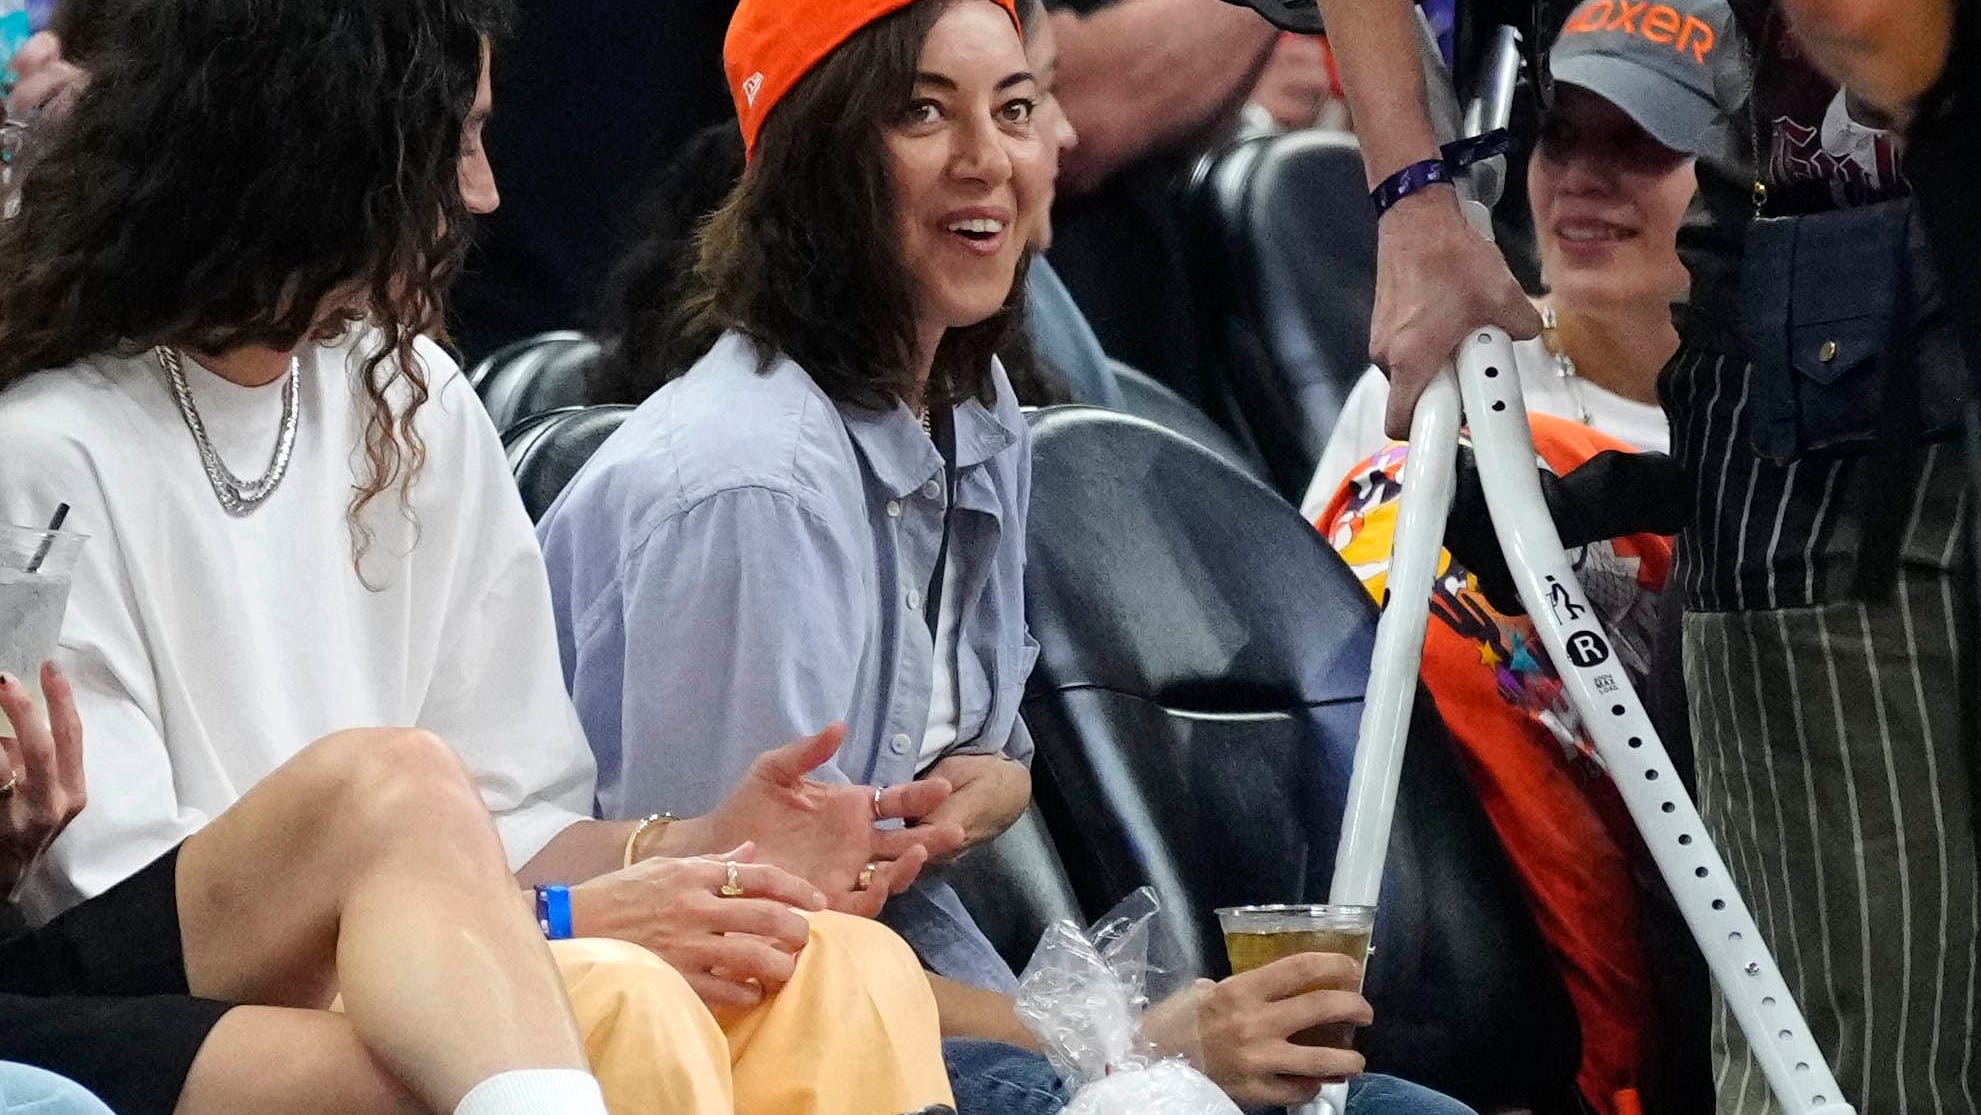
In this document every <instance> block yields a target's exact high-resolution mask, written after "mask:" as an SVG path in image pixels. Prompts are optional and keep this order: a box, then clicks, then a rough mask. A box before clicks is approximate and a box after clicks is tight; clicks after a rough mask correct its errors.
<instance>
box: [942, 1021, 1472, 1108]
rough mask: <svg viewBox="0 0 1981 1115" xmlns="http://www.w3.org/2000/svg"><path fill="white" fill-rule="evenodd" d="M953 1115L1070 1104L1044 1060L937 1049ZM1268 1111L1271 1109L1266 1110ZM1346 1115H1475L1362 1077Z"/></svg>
mask: <svg viewBox="0 0 1981 1115" xmlns="http://www.w3.org/2000/svg"><path fill="white" fill-rule="evenodd" d="M942 1056H943V1060H944V1061H946V1062H947V1063H948V1065H949V1083H950V1086H951V1087H952V1088H953V1089H954V1090H955V1092H956V1113H957V1115H1055V1113H1056V1112H1058V1111H1059V1110H1060V1109H1061V1108H1063V1107H1065V1106H1066V1103H1067V1100H1068V1099H1069V1098H1070V1097H1069V1096H1068V1095H1067V1094H1066V1085H1064V1084H1062V1083H1061V1082H1060V1079H1059V1074H1058V1073H1055V1072H1054V1071H1053V1070H1052V1065H1051V1064H1049V1063H1048V1062H1047V1061H1046V1059H1045V1058H1044V1057H1041V1056H1039V1055H1038V1054H1036V1053H1029V1052H1027V1051H1025V1050H1023V1049H1019V1048H1018V1047H1017V1046H1012V1045H1005V1044H1003V1043H1001V1042H994V1041H978V1040H975V1039H967V1038H953V1039H950V1040H947V1041H944V1042H943V1043H942ZM1268 1110H1273V1109H1268ZM1348 1115H1474V1112H1473V1111H1472V1109H1471V1108H1469V1107H1467V1106H1465V1105H1464V1104H1462V1103H1460V1102H1458V1101H1457V1100H1455V1099H1452V1098H1450V1097H1449V1096H1445V1095H1442V1094H1440V1093H1437V1092H1433V1091H1431V1090H1430V1089H1429V1088H1421V1087H1418V1086H1417V1085H1415V1084H1411V1083H1409V1082H1408V1081H1403V1080H1397V1079H1394V1078H1393V1077H1388V1076H1378V1075H1376V1074H1374V1073H1367V1074H1364V1075H1362V1076H1358V1077H1356V1078H1355V1079H1354V1080H1353V1081H1351V1082H1350V1083H1349V1085H1348Z"/></svg>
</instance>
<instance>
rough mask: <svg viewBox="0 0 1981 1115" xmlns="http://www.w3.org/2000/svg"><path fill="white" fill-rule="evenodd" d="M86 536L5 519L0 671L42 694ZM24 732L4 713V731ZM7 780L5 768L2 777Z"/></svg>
mask: <svg viewBox="0 0 1981 1115" xmlns="http://www.w3.org/2000/svg"><path fill="white" fill-rule="evenodd" d="M83 541H84V536H83V535H80V534H75V533H73V532H70V531H63V530H48V529H45V528H42V527H17V526H9V525H7V524H5V523H0V673H8V674H12V675H14V676H15V677H16V678H19V679H20V681H21V683H22V684H23V685H26V686H27V687H28V689H29V691H30V692H32V693H33V694H34V697H35V703H36V707H38V708H43V709H46V707H47V704H46V702H45V701H43V699H42V696H41V664H42V663H44V662H46V661H48V660H49V659H50V658H53V657H54V656H55V643H56V641H57V640H58V639H60V638H61V635H62V618H63V615H64V614H65V613H66V612H67V611H68V607H69V578H70V575H71V574H72V573H73V572H74V570H75V567H76V556H77V555H78V554H80V553H81V552H82V547H83ZM15 735H18V733H16V732H15V731H14V726H13V725H12V724H11V723H9V722H8V720H7V714H6V713H4V712H0V736H15ZM4 781H6V774H5V772H0V782H4Z"/></svg>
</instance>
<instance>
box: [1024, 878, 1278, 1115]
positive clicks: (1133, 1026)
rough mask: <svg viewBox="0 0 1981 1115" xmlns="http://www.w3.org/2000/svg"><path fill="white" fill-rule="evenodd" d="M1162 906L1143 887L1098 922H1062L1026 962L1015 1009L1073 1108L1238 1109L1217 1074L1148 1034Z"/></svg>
mask: <svg viewBox="0 0 1981 1115" xmlns="http://www.w3.org/2000/svg"><path fill="white" fill-rule="evenodd" d="M1160 910H1161V907H1160V904H1159V903H1158V902H1157V901H1156V895H1155V891H1154V890H1152V889H1150V888H1148V887H1143V888H1141V889H1140V890H1137V891H1136V892H1135V893H1133V894H1131V895H1129V896H1128V897H1127V898H1125V899H1123V900H1122V902H1121V904H1120V905H1118V906H1116V907H1115V908H1114V909H1113V910H1112V911H1110V912H1109V914H1108V916H1107V917H1105V918H1102V919H1101V920H1100V921H1099V922H1097V923H1095V925H1094V926H1093V928H1092V929H1087V930H1083V929H1081V928H1080V927H1079V926H1078V925H1075V924H1074V923H1072V922H1070V921H1061V922H1055V923H1054V924H1053V925H1051V926H1049V927H1048V928H1047V929H1046V931H1045V934H1044V935H1043V936H1042V937H1041V938H1040V939H1039V947H1038V951H1036V952H1034V953H1033V954H1032V962H1031V963H1030V964H1028V965H1026V966H1025V975H1024V977H1023V978H1022V979H1021V980H1020V981H1019V985H1018V1016H1019V1017H1020V1018H1021V1019H1023V1020H1024V1022H1025V1025H1026V1027H1027V1028H1029V1029H1030V1030H1031V1031H1032V1033H1033V1034H1035V1035H1037V1037H1038V1038H1039V1041H1040V1042H1041V1043H1042V1044H1043V1045H1044V1047H1045V1051H1046V1057H1047V1059H1048V1060H1050V1061H1051V1062H1052V1067H1053V1069H1054V1070H1055V1071H1057V1072H1058V1073H1059V1076H1060V1079H1062V1080H1064V1081H1065V1082H1066V1086H1067V1087H1068V1088H1069V1089H1070V1090H1071V1091H1072V1092H1073V1102H1072V1103H1071V1104H1070V1105H1069V1106H1068V1107H1067V1108H1066V1111H1067V1115H1239V1110H1238V1105H1237V1104H1234V1103H1232V1102H1231V1100H1230V1098H1229V1097H1227V1096H1226V1095H1225V1094H1224V1091H1223V1090H1222V1089H1220V1088H1219V1087H1218V1086H1217V1085H1216V1084H1213V1083H1212V1082H1211V1081H1210V1078H1208V1077H1206V1076H1205V1075H1204V1074H1203V1073H1201V1072H1198V1071H1197V1070H1196V1069H1194V1068H1192V1067H1191V1066H1190V1065H1189V1063H1188V1062H1186V1061H1184V1060H1183V1059H1181V1058H1165V1057H1163V1056H1162V1055H1161V1054H1160V1053H1159V1052H1158V1051H1157V1050H1156V1049H1155V1047H1154V1046H1153V1045H1151V1044H1150V1043H1149V1042H1148V1041H1147V1039H1145V1038H1144V1037H1143V1036H1142V1030H1141V1027H1142V1012H1143V1010H1144V1009H1145V1008H1147V1006H1148V1003H1149V999H1148V984H1149V979H1150V976H1151V975H1152V974H1153V971H1154V970H1153V969H1152V967H1151V965H1150V963H1149V938H1150V926H1151V924H1152V923H1153V922H1154V921H1155V919H1156V916H1157V915H1158V914H1159V913H1160Z"/></svg>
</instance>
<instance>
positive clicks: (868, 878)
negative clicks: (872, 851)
mask: <svg viewBox="0 0 1981 1115" xmlns="http://www.w3.org/2000/svg"><path fill="white" fill-rule="evenodd" d="M878 866H880V865H879V864H877V863H875V862H874V861H873V860H868V861H867V865H866V866H865V867H862V868H861V869H860V877H859V878H858V879H855V880H854V881H853V889H854V890H866V889H867V888H868V887H871V886H873V885H874V869H875V868H876V867H878Z"/></svg>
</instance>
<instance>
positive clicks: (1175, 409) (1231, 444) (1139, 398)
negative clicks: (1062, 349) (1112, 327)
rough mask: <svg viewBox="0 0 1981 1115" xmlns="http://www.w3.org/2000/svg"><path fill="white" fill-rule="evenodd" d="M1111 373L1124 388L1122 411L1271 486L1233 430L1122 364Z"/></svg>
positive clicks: (1110, 366)
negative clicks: (1180, 438) (1176, 434)
mask: <svg viewBox="0 0 1981 1115" xmlns="http://www.w3.org/2000/svg"><path fill="white" fill-rule="evenodd" d="M1108 369H1109V370H1110V371H1112V372H1113V373H1114V382H1115V383H1116V385H1118V386H1119V387H1120V388H1121V410H1122V412H1123V413H1124V414H1132V415H1134V416H1135V417H1137V418H1146V419H1148V420H1149V421H1151V422H1154V423H1155V424H1156V425H1158V426H1161V427H1163V428H1164V429H1167V430H1173V431H1175V432H1176V433H1179V434H1182V435H1183V436H1184V437H1187V438H1189V439H1190V440H1191V441H1194V442H1196V443H1197V444H1198V445H1201V446H1203V447H1204V448H1206V449H1208V450H1210V451H1211V452H1213V453H1216V454H1217V455H1218V456H1220V457H1223V458H1224V459H1225V460H1226V461H1227V462H1229V463H1230V464H1231V465H1232V466H1233V467H1235V468H1237V469H1238V470H1239V471H1240V472H1243V473H1244V474H1245V475H1247V476H1249V477H1251V478H1252V479H1254V480H1257V481H1258V482H1260V483H1261V484H1264V483H1267V480H1266V466H1265V464H1264V462H1262V461H1260V460H1259V455H1258V454H1257V453H1256V452H1253V451H1251V450H1249V449H1247V448H1246V447H1244V446H1242V445H1240V444H1239V442H1238V439H1237V438H1235V437H1233V436H1232V435H1231V432H1230V431H1229V430H1226V429H1225V428H1224V427H1223V426H1220V425H1218V424H1217V423H1216V422H1215V421H1212V419H1211V416H1210V415H1208V414H1205V413H1204V412H1203V411H1201V410H1199V409H1197V405H1196V404H1195V403H1192V402H1191V401H1190V400H1188V399H1186V398H1184V397H1183V396H1181V395H1179V394H1177V393H1176V392H1175V391H1172V390H1170V389H1169V388H1168V387H1166V386H1164V385H1163V384H1161V383H1159V382H1157V381H1156V380H1155V379H1154V378H1153V377H1150V376H1148V375H1145V374H1143V373H1141V372H1138V371H1136V370H1135V369H1134V368H1131V367H1129V366H1128V365H1126V364H1123V363H1122V362H1120V361H1119V360H1109V361H1108Z"/></svg>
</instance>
